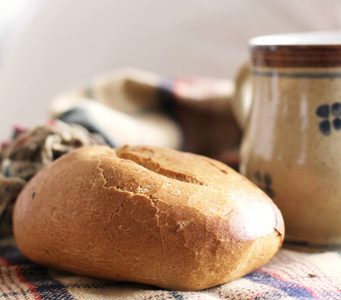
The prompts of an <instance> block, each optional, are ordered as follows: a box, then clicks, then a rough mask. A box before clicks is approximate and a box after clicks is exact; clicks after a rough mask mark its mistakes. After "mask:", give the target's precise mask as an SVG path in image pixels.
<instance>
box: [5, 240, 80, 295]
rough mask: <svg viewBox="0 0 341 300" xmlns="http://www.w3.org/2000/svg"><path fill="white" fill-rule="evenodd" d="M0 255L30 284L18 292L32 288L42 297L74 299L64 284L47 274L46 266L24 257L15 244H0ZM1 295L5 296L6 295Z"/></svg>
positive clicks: (28, 291)
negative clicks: (15, 267)
mask: <svg viewBox="0 0 341 300" xmlns="http://www.w3.org/2000/svg"><path fill="white" fill-rule="evenodd" d="M0 256H1V257H2V258H3V259H4V260H6V261H8V262H9V263H10V264H11V265H13V266H14V265H15V266H17V267H18V268H19V272H20V274H21V276H22V278H23V280H24V281H25V282H26V283H28V284H29V285H30V286H31V288H28V289H27V290H22V291H21V293H20V294H23V295H25V294H26V293H32V288H33V289H34V290H35V291H36V292H37V293H38V295H39V296H40V297H41V298H42V299H47V300H49V299H51V300H52V299H54V300H62V299H63V300H64V299H65V300H72V299H74V298H73V297H72V296H71V294H69V292H68V290H67V289H66V287H65V285H63V284H62V283H61V282H59V281H58V280H55V279H53V278H51V277H50V276H49V274H48V269H47V268H45V267H42V266H39V265H36V264H34V263H32V262H31V261H29V260H28V259H26V258H25V257H24V256H23V255H22V254H21V252H20V251H19V250H18V248H17V247H16V246H15V245H13V244H12V245H6V246H1V247H0ZM2 296H4V297H5V298H6V295H2ZM13 296H15V295H13Z"/></svg>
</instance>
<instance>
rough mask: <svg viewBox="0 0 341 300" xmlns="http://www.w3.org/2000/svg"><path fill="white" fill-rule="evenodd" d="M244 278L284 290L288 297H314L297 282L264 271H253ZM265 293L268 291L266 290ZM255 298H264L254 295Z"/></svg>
mask: <svg viewBox="0 0 341 300" xmlns="http://www.w3.org/2000/svg"><path fill="white" fill-rule="evenodd" d="M244 278H246V279H249V280H252V281H253V282H256V283H259V284H263V285H269V286H271V287H273V288H275V289H277V290H281V291H283V292H285V293H286V295H287V296H289V297H295V298H304V299H315V297H314V296H313V294H312V293H311V292H310V291H309V290H308V288H305V287H303V286H300V285H298V284H297V283H293V282H287V281H284V280H281V279H279V278H276V277H275V276H273V275H271V274H268V273H265V272H261V271H255V272H252V273H250V274H248V275H246V276H245V277H244ZM266 293H268V291H267V292H266ZM259 297H260V298H259ZM255 299H264V298H263V296H260V295H258V298H257V297H256V298H255Z"/></svg>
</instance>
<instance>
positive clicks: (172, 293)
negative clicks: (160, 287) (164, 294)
mask: <svg viewBox="0 0 341 300" xmlns="http://www.w3.org/2000/svg"><path fill="white" fill-rule="evenodd" d="M169 294H171V295H172V297H173V298H174V299H176V300H185V298H184V297H182V295H180V294H179V292H175V291H171V292H169Z"/></svg>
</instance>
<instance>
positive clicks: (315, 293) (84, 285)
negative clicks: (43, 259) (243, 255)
mask: <svg viewBox="0 0 341 300" xmlns="http://www.w3.org/2000/svg"><path fill="white" fill-rule="evenodd" d="M0 281H1V283H0V299H1V298H2V299H54V300H56V299H141V300H142V299H160V300H161V299H176V300H182V299H188V300H199V299H201V300H204V299H207V300H213V299H236V300H237V299H249V300H251V299H254V300H256V299H259V300H260V299H288V300H289V299H325V300H329V299H341V252H324V253H316V254H308V253H301V252H295V251H291V250H284V249H282V250H280V252H279V253H278V254H277V255H276V256H275V257H274V259H273V260H272V261H271V262H269V263H268V264H267V265H265V266H264V267H263V268H261V269H259V270H257V271H255V272H253V273H251V274H248V275H246V276H244V277H242V278H240V279H237V280H234V281H232V282H230V283H226V284H223V285H220V286H217V287H214V288H211V289H207V290H204V291H198V292H178V291H165V290H159V289H157V288H155V287H152V286H147V285H141V284H135V283H119V282H113V281H106V280H100V279H95V278H89V277H81V276H77V275H72V274H69V273H65V272H61V271H56V270H51V269H47V268H45V267H42V266H39V265H36V264H33V263H32V262H30V261H28V260H27V259H26V258H24V257H23V256H22V255H21V253H20V252H19V251H18V249H17V248H16V246H15V242H14V241H13V240H2V241H1V242H0Z"/></svg>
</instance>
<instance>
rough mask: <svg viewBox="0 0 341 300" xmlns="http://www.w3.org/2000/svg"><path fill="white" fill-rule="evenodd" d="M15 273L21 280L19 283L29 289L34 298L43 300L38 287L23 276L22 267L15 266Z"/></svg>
mask: <svg viewBox="0 0 341 300" xmlns="http://www.w3.org/2000/svg"><path fill="white" fill-rule="evenodd" d="M15 272H16V274H17V276H18V278H19V281H20V282H21V283H23V284H25V285H26V286H27V287H28V289H29V290H30V291H31V292H32V295H33V296H34V298H35V299H37V300H42V298H41V297H40V295H39V293H38V291H37V289H36V287H35V286H34V285H33V284H31V283H29V282H27V281H26V280H25V279H24V276H23V275H22V274H21V270H20V266H15Z"/></svg>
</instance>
